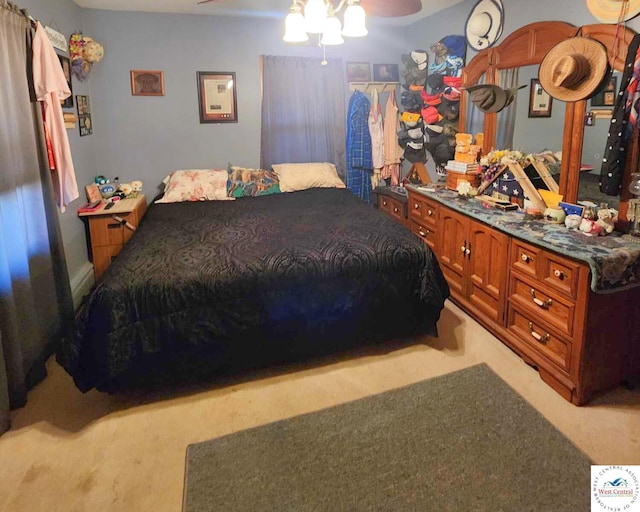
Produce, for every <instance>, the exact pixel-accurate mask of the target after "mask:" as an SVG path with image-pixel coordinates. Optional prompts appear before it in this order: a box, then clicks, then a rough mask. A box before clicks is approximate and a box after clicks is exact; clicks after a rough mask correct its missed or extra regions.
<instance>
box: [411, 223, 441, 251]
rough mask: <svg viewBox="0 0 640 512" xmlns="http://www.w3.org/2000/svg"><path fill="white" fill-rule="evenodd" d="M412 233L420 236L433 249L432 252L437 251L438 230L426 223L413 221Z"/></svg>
mask: <svg viewBox="0 0 640 512" xmlns="http://www.w3.org/2000/svg"><path fill="white" fill-rule="evenodd" d="M410 228H411V232H412V233H415V234H416V235H418V236H419V237H420V238H422V240H423V241H424V242H426V244H427V245H428V246H429V247H431V250H433V251H435V247H436V234H437V231H436V228H435V227H433V226H431V225H430V224H428V223H426V222H418V221H416V220H415V219H411V226H410Z"/></svg>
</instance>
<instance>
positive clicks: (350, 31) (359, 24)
mask: <svg viewBox="0 0 640 512" xmlns="http://www.w3.org/2000/svg"><path fill="white" fill-rule="evenodd" d="M365 21H366V14H365V12H364V9H363V8H362V6H361V5H358V4H355V3H353V2H351V1H350V2H349V6H348V7H347V9H346V10H345V11H344V28H343V29H342V35H343V36H346V37H364V36H366V35H367V34H368V33H369V31H368V30H367V27H366V24H365Z"/></svg>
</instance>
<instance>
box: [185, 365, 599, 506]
mask: <svg viewBox="0 0 640 512" xmlns="http://www.w3.org/2000/svg"><path fill="white" fill-rule="evenodd" d="M590 464H591V462H590V461H589V459H588V458H587V457H586V456H585V455H584V454H583V453H582V452H581V451H580V450H578V449H577V448H576V447H575V446H574V445H573V444H572V443H571V442H570V441H569V440H568V439H567V438H565V437H564V436H563V435H562V434H561V433H560V432H559V431H558V430H557V429H556V428H555V427H554V426H553V425H551V424H550V423H549V422H548V421H547V420H546V419H544V417H543V416H542V415H541V414H539V413H538V412H537V411H536V410H535V409H534V408H532V407H531V406H530V405H529V404H528V403H527V402H526V401H525V400H524V399H523V398H522V397H521V396H520V395H518V394H517V393H516V392H514V391H513V390H512V389H511V388H510V387H509V386H508V385H507V384H506V383H505V382H504V381H503V380H501V379H500V378H499V377H498V376H497V375H496V374H495V373H494V372H493V371H492V370H491V369H490V368H489V367H488V366H486V365H484V364H481V365H477V366H473V367H470V368H467V369H464V370H461V371H458V372H455V373H451V374H447V375H444V376H441V377H436V378H433V379H430V380H426V381H423V382H419V383H417V384H412V385H410V386H406V387H403V388H400V389H396V390H392V391H388V392H385V393H382V394H379V395H375V396H371V397H367V398H363V399H360V400H356V401H354V402H349V403H347V404H344V405H339V406H336V407H332V408H329V409H324V410H321V411H318V412H315V413H309V414H305V415H302V416H297V417H294V418H291V419H288V420H282V421H278V422H275V423H271V424H268V425H265V426H262V427H257V428H253V429H249V430H245V431H242V432H237V433H235V434H231V435H228V436H225V437H221V438H218V439H213V440H211V441H206V442H203V443H198V444H192V445H189V446H188V448H187V461H186V474H185V492H184V508H183V510H184V512H205V511H206V512H211V511H225V512H236V511H252V512H260V511H266V510H269V511H292V512H300V511H314V512H316V511H331V512H335V511H343V510H344V511H346V510H348V511H367V512H369V511H378V510H379V511H382V510H385V511H393V512H401V511H425V512H426V511H438V512H440V511H455V512H466V511H492V512H495V511H514V512H515V511H518V512H523V511H535V512H552V511H581V512H583V511H585V510H589V508H590V501H589V499H590V498H589V487H590Z"/></svg>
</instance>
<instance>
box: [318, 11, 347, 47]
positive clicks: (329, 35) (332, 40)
mask: <svg viewBox="0 0 640 512" xmlns="http://www.w3.org/2000/svg"><path fill="white" fill-rule="evenodd" d="M341 29H342V24H341V23H340V20H339V19H338V18H336V17H335V16H329V17H328V18H327V20H326V21H325V24H324V32H323V33H322V39H321V40H320V44H323V45H325V46H333V45H338V44H342V43H344V39H343V38H342V34H341V33H340V32H341Z"/></svg>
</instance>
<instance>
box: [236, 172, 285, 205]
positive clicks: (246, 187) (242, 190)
mask: <svg viewBox="0 0 640 512" xmlns="http://www.w3.org/2000/svg"><path fill="white" fill-rule="evenodd" d="M279 193H280V182H279V181H278V176H277V175H276V173H274V172H273V171H267V170H266V169H249V168H245V167H238V166H236V165H230V166H229V181H228V183H227V194H228V196H229V197H232V198H236V197H255V196H268V195H269V194H279Z"/></svg>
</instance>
